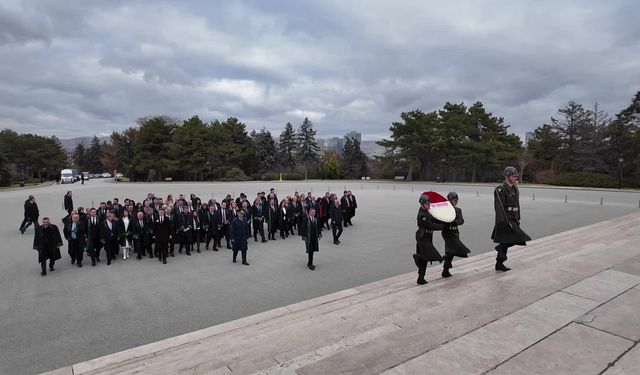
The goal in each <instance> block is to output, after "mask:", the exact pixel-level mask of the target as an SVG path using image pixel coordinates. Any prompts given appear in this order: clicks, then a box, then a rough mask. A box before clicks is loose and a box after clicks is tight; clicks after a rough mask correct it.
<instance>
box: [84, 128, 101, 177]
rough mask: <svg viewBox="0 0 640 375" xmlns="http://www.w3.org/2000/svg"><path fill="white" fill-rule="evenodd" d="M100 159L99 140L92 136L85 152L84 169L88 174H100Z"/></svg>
mask: <svg viewBox="0 0 640 375" xmlns="http://www.w3.org/2000/svg"><path fill="white" fill-rule="evenodd" d="M101 157H102V145H101V144H100V139H99V138H98V137H97V136H94V137H93V138H92V139H91V143H90V144H89V148H88V149H87V150H86V152H85V165H84V166H85V167H86V169H87V170H88V171H89V172H94V173H97V172H102V170H103V169H104V168H103V167H102V162H101V161H100V158H101Z"/></svg>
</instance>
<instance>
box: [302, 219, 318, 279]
mask: <svg viewBox="0 0 640 375" xmlns="http://www.w3.org/2000/svg"><path fill="white" fill-rule="evenodd" d="M301 235H302V240H303V241H304V243H305V249H306V252H307V257H308V262H307V267H308V268H309V269H310V270H312V271H313V270H315V269H316V266H315V265H313V253H315V252H318V251H320V238H322V232H321V229H320V222H319V220H318V218H317V217H316V210H315V209H314V208H312V209H310V210H309V214H308V216H306V217H305V218H303V219H302V228H301Z"/></svg>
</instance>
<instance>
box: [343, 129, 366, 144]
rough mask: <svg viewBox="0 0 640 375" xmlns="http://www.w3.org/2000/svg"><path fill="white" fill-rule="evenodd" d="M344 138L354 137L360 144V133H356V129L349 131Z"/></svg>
mask: <svg viewBox="0 0 640 375" xmlns="http://www.w3.org/2000/svg"><path fill="white" fill-rule="evenodd" d="M344 137H345V138H347V137H349V138H354V139H356V140H357V141H358V143H360V144H362V133H358V132H356V131H350V132H348V133H347V134H345V136H344Z"/></svg>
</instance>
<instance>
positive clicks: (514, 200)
mask: <svg viewBox="0 0 640 375" xmlns="http://www.w3.org/2000/svg"><path fill="white" fill-rule="evenodd" d="M493 196H494V210H495V214H496V222H495V226H494V228H493V233H492V234H491V239H493V242H495V243H498V244H499V245H498V246H496V251H497V252H498V256H497V257H496V262H497V263H496V268H498V267H499V266H501V265H502V263H504V261H506V260H507V250H508V249H509V247H511V246H514V245H520V246H525V245H526V243H525V242H526V241H530V240H531V237H529V235H528V234H526V233H525V232H524V231H523V230H522V229H521V228H520V192H519V191H518V187H517V186H516V185H513V186H509V184H507V183H506V182H505V183H503V184H502V185H500V186H498V187H497V188H496V189H495V191H494V194H493Z"/></svg>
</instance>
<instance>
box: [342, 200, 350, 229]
mask: <svg viewBox="0 0 640 375" xmlns="http://www.w3.org/2000/svg"><path fill="white" fill-rule="evenodd" d="M340 207H341V208H342V221H343V224H344V226H345V227H348V226H349V221H350V220H351V218H350V217H349V214H350V213H351V202H350V200H349V198H347V197H346V196H342V198H340Z"/></svg>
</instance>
